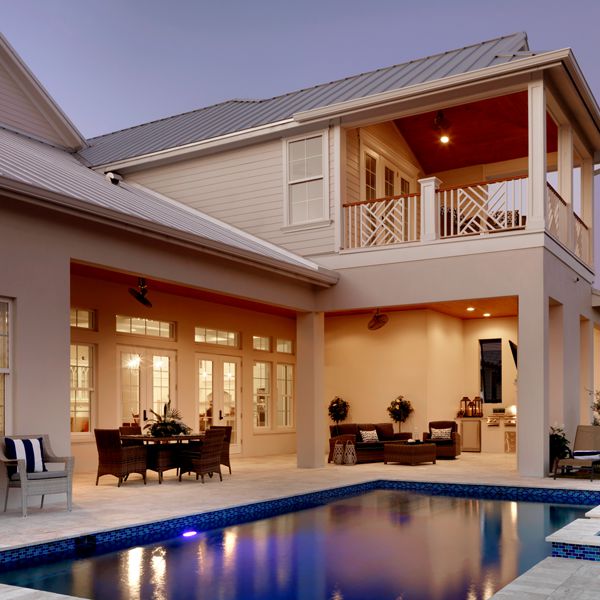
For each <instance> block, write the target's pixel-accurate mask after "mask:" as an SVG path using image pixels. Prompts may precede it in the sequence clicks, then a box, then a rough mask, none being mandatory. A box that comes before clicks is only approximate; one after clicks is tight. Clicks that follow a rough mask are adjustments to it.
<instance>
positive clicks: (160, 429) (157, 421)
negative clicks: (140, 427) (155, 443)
mask: <svg viewBox="0 0 600 600" xmlns="http://www.w3.org/2000/svg"><path fill="white" fill-rule="evenodd" d="M150 412H151V413H152V414H153V415H154V418H152V419H150V420H149V422H148V423H146V425H145V426H144V429H148V430H149V431H148V433H149V435H152V436H154V437H170V436H173V435H187V434H189V433H191V431H192V429H191V427H188V426H187V425H186V424H185V423H183V422H182V420H181V413H180V412H179V411H178V410H177V409H176V408H171V402H167V403H166V404H165V406H164V408H163V414H162V415H159V414H158V413H157V412H154V411H153V410H152V409H150Z"/></svg>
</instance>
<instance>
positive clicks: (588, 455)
mask: <svg viewBox="0 0 600 600" xmlns="http://www.w3.org/2000/svg"><path fill="white" fill-rule="evenodd" d="M573 458H578V459H579V460H600V450H573Z"/></svg>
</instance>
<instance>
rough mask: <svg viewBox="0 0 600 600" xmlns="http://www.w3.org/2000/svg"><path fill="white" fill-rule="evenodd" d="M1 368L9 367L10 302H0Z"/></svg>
mask: <svg viewBox="0 0 600 600" xmlns="http://www.w3.org/2000/svg"><path fill="white" fill-rule="evenodd" d="M0 369H8V302H0Z"/></svg>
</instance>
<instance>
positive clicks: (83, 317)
mask: <svg viewBox="0 0 600 600" xmlns="http://www.w3.org/2000/svg"><path fill="white" fill-rule="evenodd" d="M71 327H77V328H78V329H95V328H96V313H95V311H93V310H88V309H85V308H71Z"/></svg>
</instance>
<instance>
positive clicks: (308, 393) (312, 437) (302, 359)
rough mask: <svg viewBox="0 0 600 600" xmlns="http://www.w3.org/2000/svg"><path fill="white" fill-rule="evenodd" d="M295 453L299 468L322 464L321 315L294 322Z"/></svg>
mask: <svg viewBox="0 0 600 600" xmlns="http://www.w3.org/2000/svg"><path fill="white" fill-rule="evenodd" d="M296 345H297V353H296V373H297V377H296V452H297V464H298V467H300V468H316V467H322V466H324V464H325V443H326V436H325V405H324V402H323V389H324V387H323V386H324V379H323V373H324V364H325V348H324V346H325V319H324V315H323V313H322V312H313V313H306V314H299V315H298V316H297V318H296Z"/></svg>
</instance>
